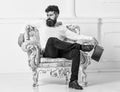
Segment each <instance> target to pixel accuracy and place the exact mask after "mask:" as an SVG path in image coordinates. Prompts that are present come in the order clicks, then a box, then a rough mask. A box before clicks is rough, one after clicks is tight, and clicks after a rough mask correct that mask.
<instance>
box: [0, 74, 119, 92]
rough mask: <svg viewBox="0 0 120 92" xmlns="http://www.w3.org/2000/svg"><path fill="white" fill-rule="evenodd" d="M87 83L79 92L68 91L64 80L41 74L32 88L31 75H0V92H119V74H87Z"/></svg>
mask: <svg viewBox="0 0 120 92" xmlns="http://www.w3.org/2000/svg"><path fill="white" fill-rule="evenodd" d="M79 82H80V80H79ZM88 82H89V83H88V86H87V87H84V90H82V91H80V90H75V89H69V88H68V85H66V84H65V79H64V78H61V79H59V78H54V77H50V76H49V75H48V74H42V75H40V79H39V87H37V88H33V87H32V74H31V73H13V74H0V92H120V72H99V73H88Z"/></svg>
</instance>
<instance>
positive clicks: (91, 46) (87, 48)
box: [81, 45, 94, 52]
mask: <svg viewBox="0 0 120 92" xmlns="http://www.w3.org/2000/svg"><path fill="white" fill-rule="evenodd" d="M93 48H94V45H81V50H82V51H85V52H90V51H91V50H92V49H93Z"/></svg>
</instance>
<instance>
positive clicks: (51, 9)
mask: <svg viewBox="0 0 120 92" xmlns="http://www.w3.org/2000/svg"><path fill="white" fill-rule="evenodd" d="M50 11H54V12H55V13H58V14H59V12H60V11H59V8H58V6H56V5H49V6H48V7H47V8H46V9H45V12H46V13H48V12H50Z"/></svg>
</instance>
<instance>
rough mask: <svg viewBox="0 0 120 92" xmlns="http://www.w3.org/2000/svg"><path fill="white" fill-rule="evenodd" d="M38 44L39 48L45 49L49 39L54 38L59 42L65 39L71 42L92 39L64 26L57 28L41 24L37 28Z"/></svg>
mask: <svg viewBox="0 0 120 92" xmlns="http://www.w3.org/2000/svg"><path fill="white" fill-rule="evenodd" d="M39 36H40V44H41V48H42V49H45V46H46V43H47V40H48V39H49V38H50V37H56V38H58V39H59V40H62V41H64V39H65V38H69V39H71V40H83V39H85V40H92V37H90V36H85V35H78V34H76V33H74V32H72V31H70V30H68V29H67V28H66V26H63V25H60V26H57V27H47V26H46V23H45V22H44V23H42V24H41V25H40V28H39Z"/></svg>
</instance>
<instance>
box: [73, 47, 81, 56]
mask: <svg viewBox="0 0 120 92" xmlns="http://www.w3.org/2000/svg"><path fill="white" fill-rule="evenodd" d="M78 56H80V50H78V49H73V50H72V57H78Z"/></svg>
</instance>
